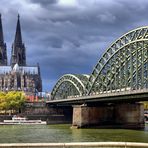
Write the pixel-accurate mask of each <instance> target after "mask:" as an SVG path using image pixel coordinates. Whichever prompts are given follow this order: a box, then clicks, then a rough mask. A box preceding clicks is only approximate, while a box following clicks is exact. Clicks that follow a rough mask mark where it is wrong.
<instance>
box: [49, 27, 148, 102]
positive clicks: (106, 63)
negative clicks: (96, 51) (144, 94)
mask: <svg viewBox="0 0 148 148" xmlns="http://www.w3.org/2000/svg"><path fill="white" fill-rule="evenodd" d="M145 88H148V26H146V27H141V28H137V29H135V30H132V31H130V32H128V33H126V34H124V35H123V36H121V37H120V38H119V39H117V40H116V41H115V42H114V43H113V44H112V45H111V46H110V47H109V48H108V49H107V50H106V52H105V53H104V55H103V56H102V57H101V59H100V60H99V61H98V63H97V64H96V66H95V68H94V69H93V72H92V73H91V75H90V76H88V75H87V76H86V75H85V78H84V75H79V76H77V75H64V76H62V77H61V78H60V79H59V81H58V82H57V83H56V85H55V86H54V88H53V90H52V92H51V96H52V99H57V98H60V99H66V98H68V97H69V96H77V95H80V96H81V95H93V94H102V93H111V92H121V91H129V90H130V91H131V90H139V89H145Z"/></svg>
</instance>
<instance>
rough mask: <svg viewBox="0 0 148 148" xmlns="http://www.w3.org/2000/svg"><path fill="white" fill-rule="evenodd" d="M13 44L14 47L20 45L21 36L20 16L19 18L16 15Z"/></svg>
mask: <svg viewBox="0 0 148 148" xmlns="http://www.w3.org/2000/svg"><path fill="white" fill-rule="evenodd" d="M14 44H16V45H20V44H22V34H21V25H20V16H19V14H18V20H17V26H16V33H15V40H14Z"/></svg>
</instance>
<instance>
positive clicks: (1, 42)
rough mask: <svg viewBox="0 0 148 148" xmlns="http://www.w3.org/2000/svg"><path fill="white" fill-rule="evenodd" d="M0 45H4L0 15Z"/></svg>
mask: <svg viewBox="0 0 148 148" xmlns="http://www.w3.org/2000/svg"><path fill="white" fill-rule="evenodd" d="M0 44H4V36H3V26H2V19H1V14H0Z"/></svg>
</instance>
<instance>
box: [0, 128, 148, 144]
mask: <svg viewBox="0 0 148 148" xmlns="http://www.w3.org/2000/svg"><path fill="white" fill-rule="evenodd" d="M70 126H71V125H1V126H0V143H39V142H41V143H42V142H88V141H89V142H101V141H102V142H103V141H128V142H148V125H146V127H145V129H144V130H127V129H71V128H70Z"/></svg>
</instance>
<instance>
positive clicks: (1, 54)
mask: <svg viewBox="0 0 148 148" xmlns="http://www.w3.org/2000/svg"><path fill="white" fill-rule="evenodd" d="M0 65H1V66H3V65H5V66H6V65H7V49H6V44H5V43H4V35H3V26H2V19H1V14H0Z"/></svg>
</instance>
